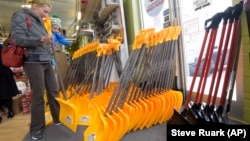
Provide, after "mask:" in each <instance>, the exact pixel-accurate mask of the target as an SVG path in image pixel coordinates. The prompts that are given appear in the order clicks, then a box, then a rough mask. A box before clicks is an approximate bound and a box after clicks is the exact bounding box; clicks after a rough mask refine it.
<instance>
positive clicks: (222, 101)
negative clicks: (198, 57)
mask: <svg viewBox="0 0 250 141" xmlns="http://www.w3.org/2000/svg"><path fill="white" fill-rule="evenodd" d="M242 10H243V2H242V1H241V2H240V3H238V4H236V5H235V6H234V9H233V18H234V23H233V32H232V38H231V40H232V42H231V45H230V50H229V57H228V64H227V68H226V74H225V78H224V83H223V87H222V94H221V99H220V103H219V106H218V108H217V109H216V111H215V112H214V117H215V119H216V121H217V122H218V123H221V124H224V123H225V122H224V118H223V112H224V105H225V101H226V97H227V90H228V86H229V85H230V84H229V82H230V73H231V70H232V63H231V62H233V59H234V58H233V57H234V56H233V54H234V50H235V49H234V47H235V44H236V35H237V32H238V29H239V23H240V22H239V18H240V15H241V12H242ZM236 52H238V51H236ZM233 81H234V80H233ZM231 87H233V86H231Z"/></svg>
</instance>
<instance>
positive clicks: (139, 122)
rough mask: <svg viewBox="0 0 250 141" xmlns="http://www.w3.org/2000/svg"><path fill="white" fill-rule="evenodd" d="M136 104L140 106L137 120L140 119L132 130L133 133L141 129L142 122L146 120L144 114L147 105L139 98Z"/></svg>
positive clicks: (146, 110)
mask: <svg viewBox="0 0 250 141" xmlns="http://www.w3.org/2000/svg"><path fill="white" fill-rule="evenodd" d="M138 104H139V105H141V108H142V109H141V114H140V115H138V119H140V120H139V121H138V123H137V126H136V127H135V128H134V131H135V130H137V129H138V128H140V129H143V122H144V121H145V120H146V117H144V114H145V113H147V112H148V105H147V104H146V103H145V101H143V100H142V99H141V98H140V99H139V101H138Z"/></svg>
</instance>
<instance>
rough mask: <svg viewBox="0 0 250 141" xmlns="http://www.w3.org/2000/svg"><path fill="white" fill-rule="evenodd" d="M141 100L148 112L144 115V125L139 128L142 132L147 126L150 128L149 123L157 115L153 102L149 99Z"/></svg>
mask: <svg viewBox="0 0 250 141" xmlns="http://www.w3.org/2000/svg"><path fill="white" fill-rule="evenodd" d="M141 100H143V102H144V104H145V106H146V108H147V112H145V113H144V115H143V117H144V118H143V119H142V123H141V125H140V127H139V128H140V130H142V129H143V128H144V127H146V126H147V127H149V123H150V121H151V120H152V117H153V116H154V114H155V109H154V105H153V103H152V101H150V100H149V99H146V98H145V99H141Z"/></svg>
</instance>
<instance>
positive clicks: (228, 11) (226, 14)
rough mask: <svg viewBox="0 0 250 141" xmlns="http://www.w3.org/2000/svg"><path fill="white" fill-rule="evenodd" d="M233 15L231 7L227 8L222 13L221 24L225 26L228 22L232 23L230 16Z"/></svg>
mask: <svg viewBox="0 0 250 141" xmlns="http://www.w3.org/2000/svg"><path fill="white" fill-rule="evenodd" d="M232 15H233V7H231V6H230V7H228V8H227V9H226V10H225V11H224V16H223V24H224V25H225V24H227V23H228V20H229V22H231V23H232V22H233V20H232V17H233V16H232Z"/></svg>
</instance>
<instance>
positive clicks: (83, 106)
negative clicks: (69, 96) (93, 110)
mask: <svg viewBox="0 0 250 141" xmlns="http://www.w3.org/2000/svg"><path fill="white" fill-rule="evenodd" d="M76 103H77V104H76V105H77V107H78V108H79V119H78V125H85V126H87V125H89V122H90V115H89V109H90V107H89V106H90V102H89V94H83V95H81V96H79V98H78V101H77V102H76Z"/></svg>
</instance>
